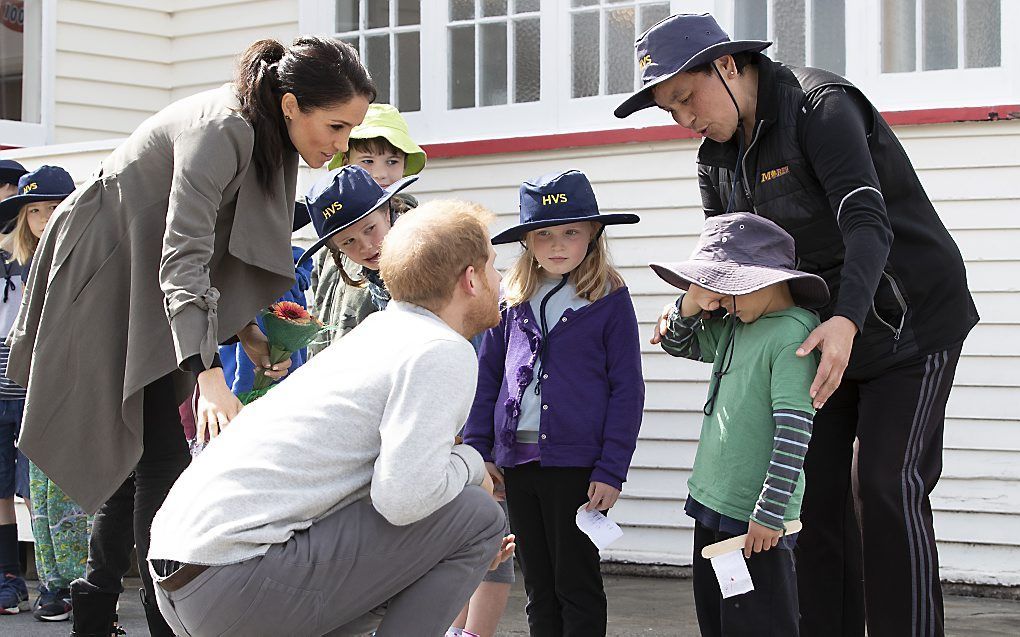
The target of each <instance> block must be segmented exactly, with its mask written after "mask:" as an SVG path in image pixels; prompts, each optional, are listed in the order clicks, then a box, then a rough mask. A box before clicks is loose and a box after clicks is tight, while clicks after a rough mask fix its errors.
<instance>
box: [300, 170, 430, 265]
mask: <svg viewBox="0 0 1020 637" xmlns="http://www.w3.org/2000/svg"><path fill="white" fill-rule="evenodd" d="M416 181H418V175H409V176H407V177H404V178H403V179H400V180H398V181H395V182H393V183H392V184H390V186H389V188H386V189H383V188H382V186H380V185H379V184H377V183H376V182H375V180H374V179H372V176H371V175H369V174H368V171H366V170H365V169H364V168H362V167H361V166H344V167H343V168H338V169H336V170H333V171H331V172H330V173H329V174H328V175H326V176H325V177H323V178H322V179H320V180H319V181H317V182H315V185H313V186H312V188H311V190H309V191H308V196H307V197H305V201H306V203H307V204H308V216H309V217H311V219H312V226H313V227H314V228H315V234H317V235H318V236H319V240H318V241H316V242H315V243H313V244H312V247H310V248H308V249H307V250H305V253H304V254H302V255H301V258H300V259H298V263H301V262H302V261H304V260H305V259H307V258H309V257H311V256H312V255H313V254H315V253H316V252H318V251H319V249H320V248H322V246H324V245H326V242H327V241H329V239H330V237H332V236H333V235H335V234H336V233H338V232H340V231H341V230H343V229H345V228H347V227H349V226H351V225H353V224H355V223H357V222H359V221H361V220H362V219H364V218H365V217H367V216H368V215H369V214H370V213H371V212H372V211H374V210H375V209H376V208H378V207H379V206H381V205H383V204H384V203H386V202H387V201H389V200H390V198H391V197H393V195H395V194H397V193H398V192H400V191H401V190H403V189H404V188H407V187H408V186H410V185H411V184H413V183H414V182H416Z"/></svg>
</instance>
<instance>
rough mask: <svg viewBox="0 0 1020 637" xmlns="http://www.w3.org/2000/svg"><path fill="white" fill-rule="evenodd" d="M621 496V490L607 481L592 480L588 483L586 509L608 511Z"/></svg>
mask: <svg viewBox="0 0 1020 637" xmlns="http://www.w3.org/2000/svg"><path fill="white" fill-rule="evenodd" d="M619 498H620V490H619V489H617V488H615V487H611V486H609V485H608V484H606V483H605V482H592V483H591V484H589V485H588V504H586V505H585V506H584V509H585V511H606V510H608V509H612V508H613V505H614V504H616V501H617V500H618V499H619Z"/></svg>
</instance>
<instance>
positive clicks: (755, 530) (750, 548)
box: [744, 520, 783, 557]
mask: <svg viewBox="0 0 1020 637" xmlns="http://www.w3.org/2000/svg"><path fill="white" fill-rule="evenodd" d="M781 537H783V531H773V530H772V529H770V528H769V527H767V526H762V525H760V524H758V523H757V522H755V521H753V520H752V521H750V522H748V523H747V539H746V540H745V541H744V557H751V553H761V552H762V551H767V550H769V549H770V548H772V547H774V546H775V545H776V544H779V538H781Z"/></svg>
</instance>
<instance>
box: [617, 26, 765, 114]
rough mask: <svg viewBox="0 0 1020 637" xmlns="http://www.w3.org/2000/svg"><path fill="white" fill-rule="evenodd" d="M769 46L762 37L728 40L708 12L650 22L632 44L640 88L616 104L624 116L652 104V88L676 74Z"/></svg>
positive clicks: (758, 51) (618, 111) (759, 50)
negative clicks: (635, 55) (649, 26)
mask: <svg viewBox="0 0 1020 637" xmlns="http://www.w3.org/2000/svg"><path fill="white" fill-rule="evenodd" d="M770 46H772V43H771V42H768V41H765V40H731V39H730V36H729V35H727V33H726V32H725V31H723V30H722V27H720V26H719V23H718V22H716V21H715V18H713V17H712V16H711V15H709V14H707V13H702V14H687V13H683V14H678V15H671V16H669V17H668V18H666V19H664V20H662V21H660V22H657V23H656V24H653V25H652V26H651V28H649V29H648V30H647V31H645V32H644V33H642V34H641V35H640V36H639V37H638V39H637V41H636V42H635V43H634V50H635V52H636V54H637V61H638V66H639V67H640V68H641V88H640V89H639V90H638V91H637V92H636V93H634V94H633V95H631V96H630V97H628V98H627V99H626V100H625V101H624V102H623V103H622V104H620V105H619V106H618V107H616V110H615V111H613V113H614V114H615V115H616V116H617V117H619V118H624V117H627V116H628V115H631V114H633V113H636V112H637V111H640V110H642V109H645V108H649V107H651V106H655V100H654V99H652V89H653V88H654V87H655V86H656V85H658V84H661V83H662V82H665V81H666V80H668V79H669V78H671V77H673V76H675V75H676V74H677V73H681V72H683V71H688V70H690V69H693V68H695V67H697V66H701V65H702V64H707V63H708V62H711V61H713V60H717V59H719V58H721V57H722V56H724V55H733V54H734V53H740V52H742V51H750V52H752V53H760V52H762V51H764V50H765V49H767V48H768V47H770Z"/></svg>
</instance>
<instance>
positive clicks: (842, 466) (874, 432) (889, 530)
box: [796, 346, 961, 637]
mask: <svg viewBox="0 0 1020 637" xmlns="http://www.w3.org/2000/svg"><path fill="white" fill-rule="evenodd" d="M960 349H961V348H960V346H956V347H953V348H950V349H949V350H946V351H941V352H937V353H934V354H930V355H927V356H923V357H919V358H917V359H915V360H913V361H909V362H907V363H905V364H901V365H897V366H896V367H894V368H892V369H889V370H887V371H885V372H883V373H882V374H880V375H879V376H877V377H875V378H871V379H866V380H851V379H844V381H843V383H842V384H841V385H840V387H839V389H837V390H836V392H835V393H834V394H833V395H832V397H831V398H830V399H829V401H828V402H827V403H826V404H825V407H824V408H822V409H821V410H820V411H819V412H818V414H817V415H816V416H815V422H814V435H813V437H812V439H811V444H810V447H809V449H808V453H807V458H806V460H805V464H804V471H805V479H806V482H807V485H806V491H805V493H804V500H803V507H802V511H801V520H802V521H803V522H804V530H803V531H802V532H801V534H800V537H799V540H798V542H797V549H796V556H797V573H798V587H799V590H800V611H801V635H803V636H804V637H820V636H825V637H832V636H838V635H844V636H853V637H858V636H862V635H864V625H865V622H866V623H867V628H868V635H869V637H885V636H895V637H909V636H916V637H920V636H923V637H942V635H943V634H944V629H943V609H942V588H941V585H940V581H939V566H938V552H937V550H936V548H935V533H934V530H933V528H932V512H931V503H930V501H929V499H928V496H929V494H930V493H931V491H932V489H934V488H935V484H936V483H937V482H938V479H939V476H940V475H941V473H942V433H943V426H944V423H945V410H946V402H947V401H948V399H949V390H950V388H951V387H952V384H953V376H954V375H955V373H956V364H957V362H958V361H959V358H960ZM855 437H856V438H857V439H858V441H859V448H858V459H857V463H858V464H857V476H858V481H859V489H860V492H859V495H860V510H859V511H855V507H854V503H853V495H852V489H851V480H850V473H851V462H852V458H853V442H854V438H855ZM855 513H856V514H857V515H855ZM858 515H859V518H860V519H859V520H857V517H858ZM857 522H859V529H860V531H859V532H858V524H857Z"/></svg>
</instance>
